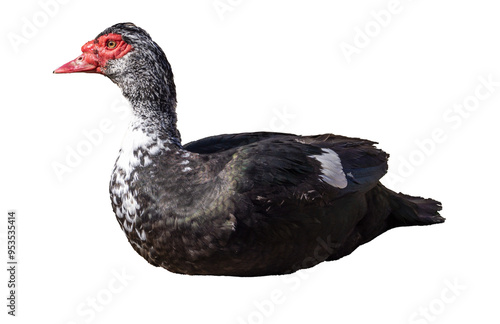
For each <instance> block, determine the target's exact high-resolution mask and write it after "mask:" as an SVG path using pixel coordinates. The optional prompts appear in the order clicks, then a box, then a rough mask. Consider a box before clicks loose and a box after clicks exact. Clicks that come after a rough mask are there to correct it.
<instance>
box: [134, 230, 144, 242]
mask: <svg viewBox="0 0 500 324" xmlns="http://www.w3.org/2000/svg"><path fill="white" fill-rule="evenodd" d="M135 232H136V233H137V236H139V238H140V239H141V241H145V240H146V232H145V231H144V230H142V231H141V232H140V233H139V231H138V230H137V228H136V229H135Z"/></svg>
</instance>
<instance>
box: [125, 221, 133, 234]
mask: <svg viewBox="0 0 500 324" xmlns="http://www.w3.org/2000/svg"><path fill="white" fill-rule="evenodd" d="M122 225H123V229H125V230H126V231H127V232H129V233H131V232H132V228H133V227H134V225H133V224H130V227H129V226H128V224H127V221H123V224H122Z"/></svg>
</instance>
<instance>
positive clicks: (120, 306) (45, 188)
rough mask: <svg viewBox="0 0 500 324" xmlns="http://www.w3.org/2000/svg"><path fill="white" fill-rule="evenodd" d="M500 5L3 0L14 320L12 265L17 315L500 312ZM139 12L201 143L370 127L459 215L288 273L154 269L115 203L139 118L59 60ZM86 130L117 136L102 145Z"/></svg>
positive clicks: (190, 135)
mask: <svg viewBox="0 0 500 324" xmlns="http://www.w3.org/2000/svg"><path fill="white" fill-rule="evenodd" d="M354 2H355V3H354ZM5 3H8V4H5ZM214 3H215V4H217V3H219V4H226V5H227V6H230V7H229V9H228V10H227V11H225V12H222V13H221V12H218V11H217V9H216V8H215V7H214ZM388 8H389V9H391V10H392V11H393V13H392V14H390V16H388V15H387V12H390V11H388ZM226 9H227V8H226ZM499 9H500V8H499V7H498V5H494V2H493V1H486V0H484V1H477V0H475V1H430V0H418V1H410V0H401V1H400V2H391V1H389V0H378V1H367V0H364V1H335V2H333V1H290V0H286V1H285V0H281V1H263V0H260V1H258V0H221V1H218V2H217V1H214V0H205V1H201V0H199V1H180V0H177V1H163V2H161V4H160V2H159V1H157V2H155V1H144V0H143V1H140V2H138V1H125V0H120V1H94V0H89V1H84V2H83V1H81V2H77V1H68V0H66V1H65V2H63V1H62V0H60V1H56V0H41V1H33V0H29V1H17V2H14V1H10V2H4V4H3V5H2V8H1V10H0V11H1V17H0V22H1V24H2V27H1V38H0V39H1V40H0V42H1V46H2V47H1V51H0V55H1V59H0V62H1V66H2V67H1V78H0V82H1V87H0V89H1V94H2V96H1V101H2V102H1V109H0V114H1V117H0V123H1V127H0V132H1V136H0V138H1V157H0V163H1V168H0V170H1V174H2V176H1V179H2V180H1V186H0V190H1V195H0V197H1V198H0V199H1V201H0V213H3V214H4V215H5V216H4V217H5V218H6V216H7V210H9V209H15V210H17V212H18V234H19V240H18V259H19V264H18V268H19V269H18V278H17V279H18V288H19V290H18V316H17V317H16V318H12V317H11V316H8V315H7V314H6V313H7V308H6V307H5V306H4V304H6V299H4V296H5V297H6V295H7V280H8V279H7V272H6V271H2V275H1V277H0V278H1V282H0V287H1V288H0V296H2V300H3V301H2V302H1V304H2V305H1V307H0V309H1V310H2V311H1V318H2V320H1V321H2V323H6V322H5V320H4V319H8V323H41V322H42V323H56V324H69V323H73V324H74V323H77V324H83V323H120V322H124V323H238V324H239V323H305V322H307V323H344V324H345V323H419V324H422V323H472V322H479V323H486V322H488V323H493V322H497V321H498V317H499V316H498V308H497V307H498V305H499V302H500V298H499V293H498V291H499V288H500V280H499V279H498V278H499V277H498V273H500V266H499V263H498V262H496V261H497V259H498V246H500V244H499V243H500V242H499V240H500V239H499V235H498V226H499V225H500V224H499V223H500V221H499V216H500V215H499V212H498V182H499V180H500V177H499V172H498V163H499V154H498V144H497V140H498V138H499V130H498V125H497V124H498V121H499V117H500V113H499V112H498V105H499V101H500V87H499V84H498V82H500V69H499V60H500V45H499V44H500V37H499V33H498V31H499V30H500V20H499V19H498V12H499ZM376 17H378V18H376ZM125 21H131V22H134V23H135V24H137V25H138V26H141V27H143V28H144V29H146V30H147V31H148V32H149V33H150V34H151V35H152V37H153V39H154V40H155V41H156V42H157V43H158V44H160V46H162V48H163V50H164V51H165V52H166V54H167V57H168V59H169V61H170V63H171V64H172V66H173V70H174V74H175V81H176V84H177V89H178V101H179V105H178V118H179V124H178V126H179V129H180V131H181V133H182V135H183V141H184V142H187V141H191V140H195V139H198V138H201V137H204V136H208V135H214V134H220V133H228V132H245V131H258V130H266V131H284V132H292V133H297V134H316V133H325V132H332V133H336V134H342V135H348V136H356V137H362V138H367V139H371V140H374V141H377V142H379V143H380V144H379V147H380V148H382V149H384V150H385V151H387V152H389V153H390V154H391V159H390V173H389V174H388V175H387V176H386V177H385V178H384V179H385V180H384V181H383V182H384V183H385V184H386V185H388V186H390V187H391V188H392V189H393V190H396V191H402V192H405V193H408V194H413V195H422V196H425V197H432V198H435V199H438V200H440V201H442V203H443V207H444V209H443V212H442V214H443V216H445V217H446V218H447V221H446V223H445V224H442V225H436V226H429V227H412V228H399V229H395V230H392V231H389V232H387V233H385V234H383V235H382V236H380V237H379V238H376V239H375V240H374V241H372V242H370V243H369V244H366V245H365V246H362V247H360V248H359V249H358V250H357V251H355V252H354V253H353V254H352V255H350V256H348V257H345V258H343V259H341V260H338V261H335V262H327V263H323V264H320V265H318V266H316V267H315V268H312V269H309V270H305V271H300V272H298V273H296V274H293V275H289V276H286V277H279V276H278V277H276V276H273V277H263V278H232V277H210V276H209V277H202V276H198V277H193V276H183V275H177V274H172V273H170V272H168V271H166V270H164V269H161V268H155V267H153V266H151V265H149V264H148V263H147V262H146V261H144V260H143V259H142V258H141V257H140V256H139V255H138V254H136V253H135V252H134V251H133V249H132V248H131V246H129V244H128V243H127V240H126V238H125V236H124V235H123V233H122V231H121V230H120V228H119V225H118V224H117V222H116V220H115V216H114V214H113V212H112V210H111V207H110V201H109V195H108V181H109V176H110V173H111V170H112V167H113V164H114V161H115V159H116V157H117V153H118V150H119V147H120V143H121V139H122V136H123V133H124V130H125V128H126V124H127V115H128V114H127V111H128V110H127V109H126V108H127V107H126V103H124V102H123V101H122V99H121V98H122V97H121V94H120V91H119V89H118V88H117V87H116V86H115V85H114V84H112V83H111V82H110V81H109V80H107V79H106V78H105V77H103V76H101V75H91V74H74V75H53V74H52V71H53V70H54V69H55V68H57V67H59V66H60V65H62V64H63V63H66V62H67V61H69V60H72V59H74V58H76V57H77V56H78V55H79V54H80V47H81V46H82V45H83V44H84V43H85V42H87V41H88V40H91V39H93V38H94V37H95V36H96V35H97V34H98V33H99V32H101V31H102V30H103V29H104V28H106V27H108V26H111V25H112V24H115V23H118V22H125ZM367 33H368V34H369V35H367ZM356 44H357V45H356ZM342 46H343V47H344V48H347V47H348V46H351V50H353V48H354V52H352V53H351V54H350V55H345V54H344V53H343V51H342V49H341V48H342ZM349 61H350V62H349ZM488 79H489V80H490V82H492V84H493V85H492V86H490V91H488V90H487V88H485V87H484V86H483V85H482V84H483V83H484V82H483V83H482V82H481V81H480V80H488ZM495 82H497V83H495ZM478 98H479V99H478ZM464 103H465V104H466V106H467V107H468V110H467V109H466V108H460V107H459V108H454V107H458V106H457V105H463V104H464ZM453 109H457V110H453ZM102 123H104V124H106V123H107V124H108V126H106V127H107V128H105V129H104V130H105V131H106V132H103V130H102V129H101V130H100V129H99V127H100V125H101V126H102ZM97 132H99V133H97ZM86 133H87V134H89V133H90V134H100V135H95V136H96V137H94V143H90V142H89V141H88V139H87V137H86V135H85V134H86ZM433 134H434V135H435V134H438V135H439V136H437V137H436V136H435V138H434V139H433ZM89 143H90V146H89ZM77 149H79V150H80V151H81V152H84V153H85V154H84V155H85V156H82V157H81V159H79V160H78V159H76V158H75V157H73V159H74V160H73V163H72V164H73V166H72V167H68V169H69V170H70V171H68V170H66V171H67V172H65V173H63V174H62V175H61V174H59V176H58V175H57V173H56V172H55V171H54V165H62V164H67V161H66V159H67V158H68V155H71V154H70V152H71V150H77ZM85 150H86V151H85ZM75 159H76V160H75ZM5 218H2V219H5ZM6 227H7V221H6V220H4V221H3V224H1V226H0V233H1V235H0V241H1V248H0V252H1V253H0V254H1V255H2V257H0V259H2V260H6V253H5V252H6V251H7V247H6V245H7V243H6ZM2 262H6V261H2ZM4 264H5V263H4ZM5 267H6V264H5ZM2 268H4V266H2ZM117 274H118V275H117Z"/></svg>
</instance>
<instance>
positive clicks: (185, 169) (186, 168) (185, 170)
mask: <svg viewBox="0 0 500 324" xmlns="http://www.w3.org/2000/svg"><path fill="white" fill-rule="evenodd" d="M191 170H193V169H191V168H190V167H185V168H184V169H182V172H188V171H191Z"/></svg>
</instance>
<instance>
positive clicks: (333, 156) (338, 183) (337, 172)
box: [311, 149, 347, 189]
mask: <svg viewBox="0 0 500 324" xmlns="http://www.w3.org/2000/svg"><path fill="white" fill-rule="evenodd" d="M322 151H323V154H321V155H313V156H311V157H313V158H315V159H316V160H318V161H319V162H321V172H322V174H321V175H320V179H321V180H323V181H324V182H326V183H328V184H329V185H331V186H333V187H337V188H340V189H342V188H345V187H347V178H346V176H345V173H344V170H343V169H342V163H341V162H340V158H339V156H338V154H337V153H335V152H334V151H333V150H331V149H322Z"/></svg>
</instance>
